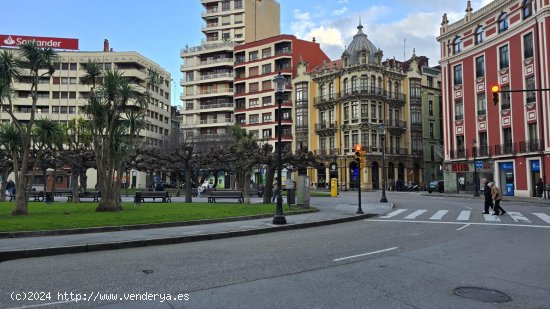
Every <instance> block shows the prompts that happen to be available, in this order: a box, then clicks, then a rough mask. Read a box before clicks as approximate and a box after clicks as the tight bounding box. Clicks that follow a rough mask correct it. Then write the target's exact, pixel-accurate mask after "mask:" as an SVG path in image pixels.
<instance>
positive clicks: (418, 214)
mask: <svg viewBox="0 0 550 309" xmlns="http://www.w3.org/2000/svg"><path fill="white" fill-rule="evenodd" d="M426 211H427V210H425V209H419V210H417V211H415V212H413V213H412V214H410V215H408V216H406V217H405V219H416V217H418V216H420V215H421V214H423V213H425V212H426Z"/></svg>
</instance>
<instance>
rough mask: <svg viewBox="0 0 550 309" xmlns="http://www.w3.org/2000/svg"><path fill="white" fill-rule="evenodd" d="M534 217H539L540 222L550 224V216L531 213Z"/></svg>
mask: <svg viewBox="0 0 550 309" xmlns="http://www.w3.org/2000/svg"><path fill="white" fill-rule="evenodd" d="M533 214H534V215H535V216H537V217H539V218H540V219H541V220H542V221H544V222H546V223H550V216H549V215H547V214H543V213H533Z"/></svg>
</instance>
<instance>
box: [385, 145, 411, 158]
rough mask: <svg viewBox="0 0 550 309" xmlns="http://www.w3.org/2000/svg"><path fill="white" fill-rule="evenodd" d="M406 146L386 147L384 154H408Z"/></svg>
mask: <svg viewBox="0 0 550 309" xmlns="http://www.w3.org/2000/svg"><path fill="white" fill-rule="evenodd" d="M408 151H409V150H408V149H407V148H392V147H386V149H385V154H387V155H400V156H404V155H407V154H408Z"/></svg>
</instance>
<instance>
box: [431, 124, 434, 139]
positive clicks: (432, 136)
mask: <svg viewBox="0 0 550 309" xmlns="http://www.w3.org/2000/svg"><path fill="white" fill-rule="evenodd" d="M430 138H434V124H433V123H431V122H430Z"/></svg>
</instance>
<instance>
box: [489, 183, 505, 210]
mask: <svg viewBox="0 0 550 309" xmlns="http://www.w3.org/2000/svg"><path fill="white" fill-rule="evenodd" d="M489 186H490V187H491V195H492V197H493V199H494V200H495V206H494V207H493V210H494V212H493V215H495V216H498V215H503V214H505V213H506V211H504V209H502V207H500V201H501V200H502V194H501V193H500V189H499V188H498V187H497V186H496V185H495V183H494V182H491V183H490V184H489Z"/></svg>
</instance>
